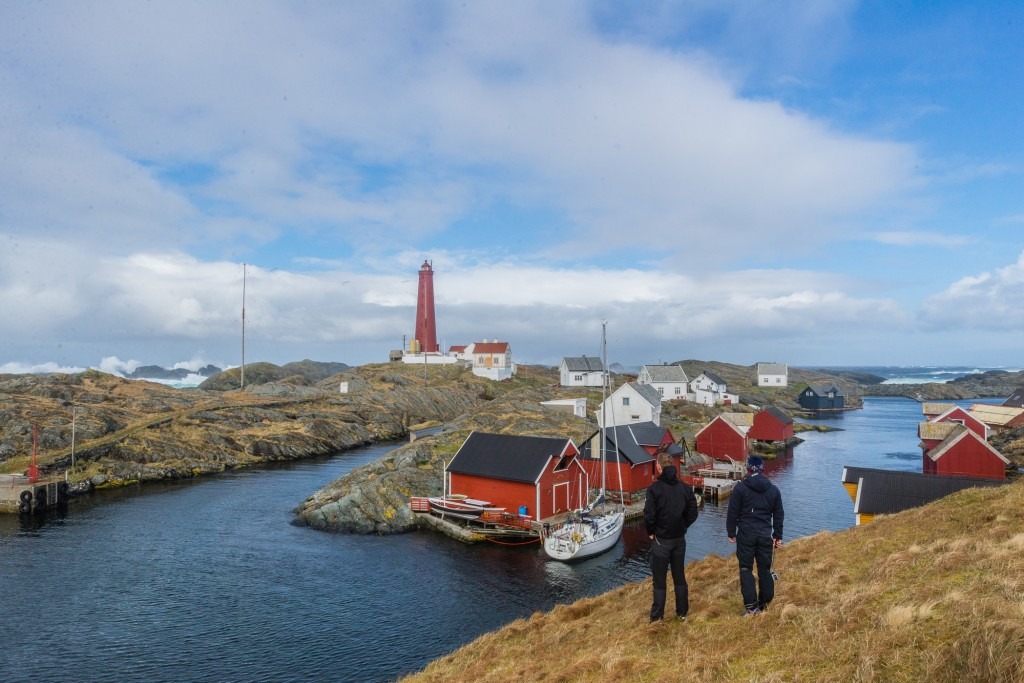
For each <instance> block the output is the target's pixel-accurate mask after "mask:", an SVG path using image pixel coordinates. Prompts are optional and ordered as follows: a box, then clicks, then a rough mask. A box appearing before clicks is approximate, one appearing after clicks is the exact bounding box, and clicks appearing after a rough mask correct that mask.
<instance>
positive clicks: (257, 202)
mask: <svg viewBox="0 0 1024 683" xmlns="http://www.w3.org/2000/svg"><path fill="white" fill-rule="evenodd" d="M1022 37H1024V5H1021V4H1020V3H1013V2H988V3H976V4H972V5H971V6H967V5H966V4H964V3H953V2H930V3H918V2H891V3H890V2H869V3H858V2H831V3H806V2H784V1H783V2H777V1H776V2H759V1H757V0H747V1H736V2H727V1H717V0H716V1H715V2H711V1H710V0H694V1H690V2H646V3H618V2H608V1H603V2H559V3H550V2H488V3H461V2H375V3H356V2H347V3H285V2H281V3H258V4H257V3H249V2H195V3H189V2H174V3H170V2H155V3H146V4H140V3H136V2H73V3H72V2H41V3H5V4H3V5H2V6H0V46H2V47H0V92H2V93H3V96H2V97H0V244H2V245H4V248H3V249H2V250H0V314H2V316H3V319H4V325H3V329H4V334H3V335H2V336H0V372H25V371H53V370H75V369H83V368H87V367H100V368H103V369H106V370H110V371H121V372H124V371H129V370H131V369H132V368H133V367H135V366H137V365H139V364H157V365H163V366H165V367H172V366H177V367H196V366H198V365H202V364H206V363H214V364H217V365H220V366H231V365H237V364H238V363H239V362H240V336H241V298H242V272H243V267H242V264H243V263H246V264H247V266H246V361H247V362H253V361H260V360H262V361H269V362H274V363H279V364H280V363H286V362H288V361H293V360H301V359H303V358H312V359H315V360H324V361H342V362H347V363H350V364H362V363H367V362H378V361H383V360H385V359H386V358H387V354H388V351H389V350H390V349H393V348H398V347H399V346H400V345H401V343H402V339H403V336H411V335H412V333H413V314H414V310H415V296H416V287H415V282H416V272H417V270H418V268H419V265H420V264H421V263H422V262H423V260H424V259H431V260H432V261H433V264H434V268H435V271H436V277H435V286H436V301H437V324H438V334H439V337H441V339H440V341H441V342H442V343H443V344H446V345H451V344H464V343H468V342H470V341H474V340H481V339H485V338H488V339H493V338H499V339H502V340H505V341H508V342H510V344H511V345H512V349H513V354H514V356H515V357H516V359H517V360H518V361H520V362H524V363H544V364H550V365H554V364H557V363H558V361H559V360H560V358H561V357H562V356H566V355H579V354H583V353H587V354H596V353H598V352H599V347H600V329H601V321H602V319H606V320H607V321H608V334H609V356H610V360H612V361H617V362H621V363H623V364H626V365H638V364H641V363H651V362H659V361H674V360H681V359H688V358H697V359H705V360H720V361H725V362H731V363H739V364H750V363H754V362H758V361H777V362H787V363H789V364H791V365H872V364H879V365H881V364H921V365H928V364H977V365H990V366H1007V367H1020V366H1021V365H1022V362H1021V353H1022V352H1021V349H1022V346H1024V345H1022V343H1021V338H1022V331H1024V306H1021V305H1020V300H1021V292H1024V286H1022V285H1024V191H1022V190H1024V188H1022V170H1024V136H1022V135H1021V134H1020V132H1021V124H1022V123H1024V96H1022V95H1024V47H1022V46H1024V39H1022Z"/></svg>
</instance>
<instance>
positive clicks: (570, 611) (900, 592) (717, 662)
mask: <svg viewBox="0 0 1024 683" xmlns="http://www.w3.org/2000/svg"><path fill="white" fill-rule="evenodd" d="M777 569H778V571H779V573H780V574H781V580H780V581H779V583H778V586H777V589H778V590H777V593H778V595H777V598H776V600H775V602H774V603H773V604H772V607H771V609H770V610H769V611H768V612H766V613H765V614H763V615H761V616H758V617H751V618H747V617H742V616H740V613H741V611H742V609H741V601H740V594H739V582H738V578H737V570H736V562H735V558H733V557H727V558H723V557H719V556H716V555H712V556H709V557H707V558H705V559H704V560H701V561H699V562H693V563H690V565H689V566H688V568H687V577H688V579H689V584H690V598H691V600H690V617H689V619H688V620H687V622H686V623H685V624H675V623H671V622H663V623H659V624H656V625H648V624H647V614H648V610H649V607H650V598H651V584H650V580H649V579H648V580H645V581H642V582H640V583H633V584H629V585H627V586H624V587H622V588H620V589H618V590H615V591H612V592H610V593H607V594H605V595H602V596H599V597H596V598H592V599H586V600H581V601H579V602H577V603H575V604H572V605H564V606H559V607H556V608H555V609H553V610H552V611H550V612H548V613H536V614H534V615H533V616H532V617H531V618H530V619H528V620H517V621H515V622H513V623H511V624H509V625H508V626H506V627H505V628H503V629H501V630H499V631H496V632H493V633H490V634H488V635H485V636H483V637H481V638H479V639H477V640H476V641H474V642H473V643H470V644H469V645H467V646H465V647H463V648H461V649H460V650H457V651H456V652H454V653H452V654H451V655H449V656H448V657H445V658H443V659H440V660H438V661H436V662H434V663H432V664H430V665H429V666H428V667H427V668H426V669H425V670H424V671H423V672H420V673H419V674H416V675H414V676H410V677H408V678H407V679H406V680H408V681H451V680H465V681H469V680H472V681H510V680H531V681H567V682H568V681H600V680H631V681H666V682H667V681H780V682H781V681H886V682H900V681H907V682H910V681H933V682H936V681H1021V680H1024V654H1022V653H1024V483H1015V484H1009V485H1007V486H1005V487H999V488H994V489H973V490H967V491H962V492H960V493H958V494H955V495H953V496H950V497H948V498H945V499H943V500H941V501H938V502H936V503H933V504H931V505H928V506H926V507H923V508H919V509H916V510H911V511H908V512H905V513H901V514H899V515H892V516H887V517H879V518H876V520H875V521H874V522H872V523H871V524H868V525H866V526H862V527H855V528H852V529H847V530H845V531H842V532H838V533H827V532H823V533H819V534H816V535H814V536H811V537H807V538H802V539H798V540H796V541H793V542H792V543H790V544H787V545H786V546H785V547H784V548H783V549H782V550H781V551H780V552H779V556H778V560H777ZM670 603H671V600H670Z"/></svg>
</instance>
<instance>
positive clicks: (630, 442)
mask: <svg viewBox="0 0 1024 683" xmlns="http://www.w3.org/2000/svg"><path fill="white" fill-rule="evenodd" d="M602 436H603V437H604V448H605V488H606V489H608V490H609V491H625V492H627V493H637V492H639V491H643V490H644V489H646V488H647V487H648V486H650V485H651V482H653V481H654V480H655V479H656V475H655V474H654V462H655V460H657V456H658V454H659V453H669V454H671V455H672V456H673V461H674V462H675V465H676V468H677V469H678V467H679V456H680V454H681V453H682V452H683V449H682V448H680V447H679V446H678V445H677V444H676V442H675V439H674V438H673V436H672V432H670V431H669V430H668V429H666V428H665V427H659V426H658V425H656V424H654V423H653V422H651V421H647V422H637V423H634V424H631V425H625V426H623V427H607V428H605V429H602V430H598V431H597V432H594V434H593V435H592V436H591V437H590V438H589V439H587V441H586V442H585V443H584V444H583V447H582V448H581V449H580V463H581V464H582V465H583V469H584V470H586V472H587V475H588V476H589V477H590V482H591V486H593V487H595V488H597V487H599V486H600V485H601V437H602Z"/></svg>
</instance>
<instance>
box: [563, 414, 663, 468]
mask: <svg viewBox="0 0 1024 683" xmlns="http://www.w3.org/2000/svg"><path fill="white" fill-rule="evenodd" d="M599 431H603V432H604V438H605V458H607V460H608V462H622V460H623V458H625V460H626V461H627V462H629V463H630V464H633V465H642V464H643V463H647V462H651V461H652V460H654V459H655V458H654V456H653V455H651V454H650V453H648V452H647V451H645V450H644V449H643V446H658V445H660V444H661V440H662V439H663V438H664V437H665V427H659V426H658V425H656V424H654V423H653V422H651V421H650V420H648V421H647V422H637V423H635V424H631V425H625V426H622V427H605V428H604V429H603V430H599ZM597 434H598V432H594V435H595V436H596V435H597ZM616 439H617V440H618V448H616V447H615V442H616ZM593 442H594V439H593V437H591V438H590V439H588V440H587V442H586V443H585V444H583V448H582V454H581V455H582V457H584V458H590V457H591V454H590V444H592V443H593ZM598 457H600V453H599V454H598Z"/></svg>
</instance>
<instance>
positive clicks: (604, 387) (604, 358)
mask: <svg viewBox="0 0 1024 683" xmlns="http://www.w3.org/2000/svg"><path fill="white" fill-rule="evenodd" d="M607 326H608V322H607V321H602V322H601V495H602V496H603V495H604V489H605V470H607V468H608V465H607V462H606V460H605V446H604V444H605V439H606V438H607V433H606V432H605V430H606V429H608V420H607V419H606V418H605V415H606V413H607V410H608V407H607V406H608V341H607V332H606V328H607Z"/></svg>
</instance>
